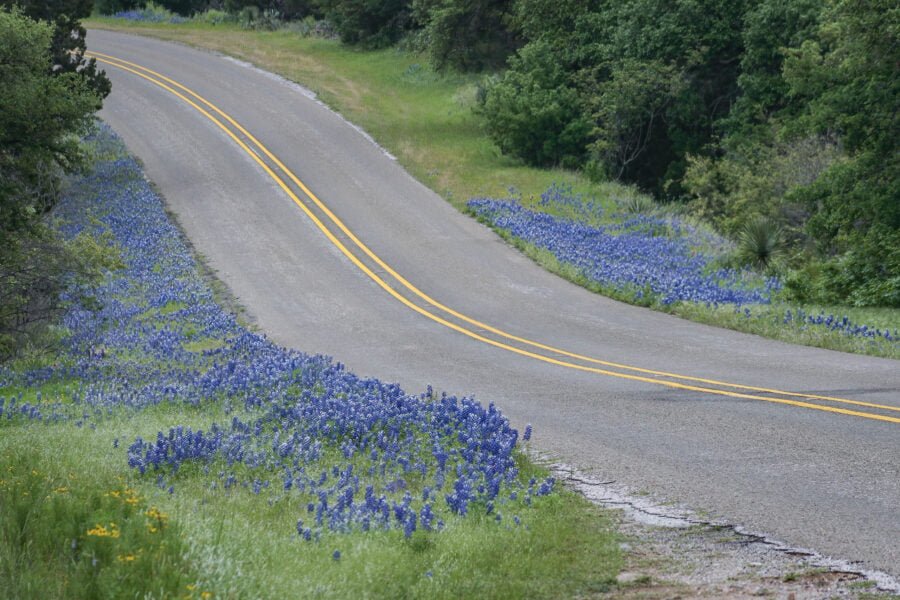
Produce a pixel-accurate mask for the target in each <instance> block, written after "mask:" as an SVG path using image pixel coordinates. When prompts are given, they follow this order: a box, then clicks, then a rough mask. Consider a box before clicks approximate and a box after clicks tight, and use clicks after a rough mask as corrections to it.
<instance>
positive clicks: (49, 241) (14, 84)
mask: <svg viewBox="0 0 900 600" xmlns="http://www.w3.org/2000/svg"><path fill="white" fill-rule="evenodd" d="M52 43H53V28H52V27H51V26H50V25H49V24H46V23H40V22H36V21H33V20H31V19H29V18H28V17H26V16H24V15H23V14H22V13H21V12H20V11H19V9H18V8H13V9H12V10H11V11H9V10H6V9H3V8H0V290H2V292H0V355H2V354H4V353H5V352H8V351H9V349H10V345H11V340H13V339H14V337H15V336H14V334H22V333H23V332H25V331H26V330H27V329H29V326H30V325H31V324H33V323H34V322H37V321H45V320H46V319H48V318H49V317H50V316H51V315H52V314H53V313H54V311H55V310H56V308H58V306H59V299H58V292H59V291H60V290H61V289H62V286H63V285H64V283H65V282H66V281H69V280H70V276H72V275H74V276H76V277H77V276H78V275H79V274H84V273H88V272H89V271H91V269H94V267H95V266H96V263H95V261H94V260H93V259H92V258H91V256H93V255H92V254H91V253H90V252H87V253H85V252H83V251H82V250H84V249H85V248H87V246H84V247H83V248H82V250H77V248H76V246H75V245H70V244H68V243H66V242H63V241H62V240H60V239H59V238H58V237H57V236H56V235H55V234H53V233H52V232H51V231H50V230H49V229H48V228H47V227H46V225H45V224H44V222H43V217H44V215H46V214H47V213H48V212H49V210H50V209H51V208H52V207H53V205H54V204H55V202H56V198H57V192H58V182H59V174H58V173H59V171H69V172H71V171H74V170H75V169H77V168H78V167H80V166H81V165H82V164H83V159H84V156H83V152H82V150H81V147H80V145H79V141H78V136H79V134H84V133H85V132H87V130H88V128H89V127H90V126H91V124H92V123H93V113H94V112H95V111H96V110H97V109H99V108H100V102H101V100H100V96H99V95H98V94H97V92H96V91H95V90H94V89H92V87H91V85H90V82H89V80H88V79H86V78H84V77H82V76H81V75H80V74H79V73H75V72H71V71H69V72H66V71H64V72H61V73H57V74H51V69H49V68H48V67H49V65H50V64H51V60H52V56H51V47H52ZM92 265H94V266H92Z"/></svg>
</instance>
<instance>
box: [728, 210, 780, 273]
mask: <svg viewBox="0 0 900 600" xmlns="http://www.w3.org/2000/svg"><path fill="white" fill-rule="evenodd" d="M781 252H782V229H781V225H779V224H778V223H776V222H775V221H773V220H771V219H769V218H768V217H763V216H758V217H755V218H754V219H752V220H751V221H750V222H748V223H747V224H746V225H745V226H744V228H743V229H742V230H741V232H740V234H739V235H738V257H739V259H740V260H741V262H743V263H745V264H750V265H753V266H754V267H757V268H759V269H768V268H770V267H772V266H773V263H774V262H775V260H776V259H777V258H778V257H779V256H780V254H781Z"/></svg>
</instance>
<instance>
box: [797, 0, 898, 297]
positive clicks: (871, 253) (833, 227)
mask: <svg viewBox="0 0 900 600" xmlns="http://www.w3.org/2000/svg"><path fill="white" fill-rule="evenodd" d="M898 36H900V8H898V7H897V6H896V5H895V4H894V3H891V2H885V1H877V0H872V1H869V0H843V1H840V2H834V3H832V4H831V5H830V6H829V8H828V10H827V11H826V12H825V15H824V16H823V24H822V27H821V29H820V32H819V36H818V40H807V41H805V42H804V43H803V44H802V45H801V46H800V48H798V49H796V50H794V51H792V52H791V53H790V54H789V56H788V57H787V59H786V60H785V68H784V77H785V80H786V82H787V83H788V85H789V86H790V92H791V94H792V95H793V96H795V97H800V98H804V99H805V100H806V106H805V109H804V110H803V112H802V113H801V114H800V116H799V117H798V119H797V121H796V123H793V124H792V125H791V127H792V128H795V129H799V130H801V131H813V132H829V133H833V134H835V135H838V136H839V137H840V139H841V141H842V143H843V144H844V146H845V148H846V150H847V153H848V155H849V159H848V160H847V161H846V162H843V163H841V164H837V165H834V166H833V167H831V168H830V169H829V170H828V171H827V172H826V173H825V175H824V176H823V177H821V178H820V179H819V180H817V181H816V182H814V183H813V184H812V185H810V186H808V187H807V188H804V189H802V190H799V191H798V192H797V193H796V195H795V198H796V199H797V200H798V201H800V202H803V203H804V204H806V205H807V206H808V207H810V209H811V210H813V211H814V214H813V216H812V217H811V218H810V220H809V223H808V225H807V229H808V231H809V233H810V235H811V236H812V237H813V238H814V239H815V240H816V244H817V249H818V254H819V256H821V257H823V259H824V261H825V266H826V268H825V269H824V270H823V271H822V274H823V277H824V281H823V282H821V288H822V290H824V293H825V295H826V297H830V298H846V299H849V300H850V301H851V302H853V303H855V304H861V305H865V304H884V305H888V306H900V262H898V260H897V253H898V249H897V248H898V246H897V241H898V240H900V237H898V232H900V201H898V198H900V147H898V138H900V116H898V114H897V109H896V107H897V99H898V98H900V47H898V45H897V39H898Z"/></svg>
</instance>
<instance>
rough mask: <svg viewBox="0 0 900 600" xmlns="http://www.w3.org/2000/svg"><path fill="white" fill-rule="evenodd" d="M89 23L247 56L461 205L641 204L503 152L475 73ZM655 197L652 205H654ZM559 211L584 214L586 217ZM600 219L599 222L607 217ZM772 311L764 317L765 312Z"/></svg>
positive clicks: (893, 350) (281, 40) (854, 343)
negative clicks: (507, 201)
mask: <svg viewBox="0 0 900 600" xmlns="http://www.w3.org/2000/svg"><path fill="white" fill-rule="evenodd" d="M86 24H87V25H88V26H90V27H93V28H98V29H100V28H109V29H116V30H120V31H128V32H132V33H137V34H141V35H150V36H153V37H157V38H162V39H167V40H173V41H178V42H182V43H186V44H189V45H192V46H197V47H202V48H207V49H210V50H215V51H219V52H223V53H225V54H229V55H231V56H235V57H237V58H241V59H243V60H247V61H249V62H252V63H254V64H256V65H258V66H260V67H261V68H264V69H266V70H269V71H272V72H275V73H278V74H280V75H282V76H284V77H286V78H288V79H290V80H292V81H296V82H299V83H301V84H302V85H304V86H306V87H307V88H310V89H312V90H313V91H314V92H316V94H317V95H318V96H319V98H320V99H321V100H322V101H324V102H325V103H326V104H328V105H329V106H331V107H332V108H334V109H335V110H337V111H338V112H340V113H341V114H342V115H344V116H345V117H346V118H348V119H349V120H350V121H352V122H354V123H356V124H358V125H360V126H361V127H363V128H364V129H365V130H366V131H368V132H369V133H370V134H371V135H372V136H373V137H374V138H375V139H376V140H377V141H378V143H379V144H381V145H382V146H384V147H385V148H387V149H388V151H390V152H391V153H392V154H393V155H394V156H396V157H397V158H398V160H399V162H400V163H401V164H402V165H403V166H404V167H405V168H406V169H407V170H408V171H409V172H410V173H411V174H412V175H413V176H415V177H416V178H417V179H419V180H420V181H421V182H423V183H424V184H425V185H427V186H429V187H430V188H431V189H433V190H435V191H436V192H438V193H439V194H440V195H442V196H443V197H444V198H445V199H446V200H448V201H449V202H450V203H451V204H453V205H454V206H455V207H456V208H458V209H459V210H462V211H465V203H466V202H467V201H468V200H469V199H470V198H472V197H507V196H515V197H518V198H519V199H520V201H521V202H522V203H523V204H524V205H525V206H527V207H531V208H535V209H537V210H545V211H547V212H551V213H553V214H557V213H559V210H558V207H554V206H552V205H550V206H543V207H540V206H538V204H539V202H538V199H539V198H540V195H541V194H542V193H543V192H544V191H546V190H547V189H548V188H549V187H550V186H551V185H553V184H561V185H563V186H571V187H572V190H573V192H574V193H580V194H583V195H584V196H585V197H588V198H596V199H597V200H598V202H599V205H600V206H602V207H603V208H604V209H605V210H606V211H608V210H609V209H610V208H612V207H614V206H616V205H619V206H625V207H627V206H629V205H632V204H633V205H635V206H637V205H642V204H643V203H642V200H643V199H645V198H646V197H645V196H642V195H641V194H640V193H638V192H636V190H635V189H634V188H632V187H628V186H623V185H619V184H617V183H613V182H601V183H597V182H591V181H589V180H588V179H587V178H586V177H584V176H582V175H581V174H579V173H577V172H574V171H568V170H562V169H536V168H531V167H528V166H524V165H523V164H521V163H520V162H519V161H516V160H514V159H511V158H509V157H505V156H502V155H501V154H500V152H499V150H498V149H497V148H496V146H494V144H493V143H492V142H491V141H490V140H489V139H488V138H487V136H486V135H485V134H484V132H483V131H482V129H481V126H480V124H479V121H478V118H477V117H476V116H475V115H474V114H473V112H472V107H473V106H474V103H475V97H476V93H477V89H478V84H479V77H477V76H464V75H449V76H439V75H436V74H435V73H434V72H433V71H432V70H431V69H430V68H429V67H428V66H427V64H425V63H426V58H425V57H424V56H420V55H416V54H412V53H409V52H404V51H400V50H396V49H388V50H380V51H361V50H356V49H352V48H347V47H344V46H342V45H340V44H339V43H337V42H336V41H333V40H325V39H320V38H315V37H301V36H299V35H297V34H296V33H293V32H290V31H275V32H256V31H247V30H243V29H241V28H240V27H239V26H238V25H236V24H228V23H220V24H217V25H211V24H209V23H203V22H192V23H187V24H179V25H172V24H165V23H162V24H147V23H134V22H130V21H125V20H121V19H110V18H93V19H90V20H88V21H86ZM651 204H652V203H651ZM563 213H565V211H564V210H563V211H562V213H560V214H558V216H563V217H572V216H575V217H578V218H587V217H586V216H585V215H584V214H581V215H569V214H563ZM601 221H604V222H605V219H604V218H601ZM506 238H507V241H510V242H511V243H513V244H514V245H515V246H516V247H517V248H519V249H520V250H521V251H523V252H524V253H525V254H527V255H528V256H530V257H531V258H532V259H534V260H535V261H536V262H537V263H538V264H541V265H542V266H543V267H545V268H547V269H548V270H550V271H552V272H554V273H556V274H558V275H560V276H562V277H564V278H566V279H568V280H570V281H572V282H574V283H577V284H578V285H582V286H584V287H587V288H588V289H591V290H592V291H595V292H597V293H603V294H605V295H611V296H612V297H615V298H616V299H618V300H622V301H625V302H632V303H637V304H641V305H645V306H651V307H652V308H654V309H657V310H666V311H667V312H670V313H673V314H675V315H678V316H680V317H683V318H686V319H690V320H694V321H697V322H701V323H706V324H709V325H715V326H718V327H726V328H729V329H735V330H738V331H743V332H746V333H752V334H756V335H761V336H765V337H769V338H772V339H777V340H781V341H785V342H790V343H795V344H804V345H811V346H818V347H822V348H829V349H833V350H840V351H845V352H855V353H861V354H870V355H875V356H884V357H888V358H900V348H898V345H897V344H890V343H884V342H875V343H873V342H871V341H868V340H861V339H855V338H852V337H849V336H846V335H843V334H841V333H835V332H816V331H813V330H812V329H813V328H806V329H804V328H800V327H796V326H784V325H783V324H782V323H781V321H780V320H779V319H778V318H776V316H777V315H778V314H780V315H782V316H783V314H784V311H785V310H787V309H788V308H790V309H796V307H794V306H789V305H778V306H774V307H772V308H771V309H763V310H762V311H756V312H758V313H760V314H761V316H760V318H753V319H747V318H744V317H743V315H741V314H735V313H734V311H731V310H727V309H716V308H707V307H705V306H697V305H684V304H681V305H678V306H673V307H662V306H656V305H653V304H652V303H650V304H648V303H647V302H646V301H635V298H634V297H633V295H629V294H614V293H611V292H610V290H608V289H603V288H601V287H599V286H596V285H591V284H590V282H588V281H587V280H586V279H585V278H584V277H582V276H581V275H580V274H579V273H578V272H577V271H576V270H575V269H572V268H570V267H568V266H567V265H562V264H559V262H558V261H555V259H553V257H552V256H547V254H548V253H546V252H544V251H542V250H540V249H539V248H535V247H529V245H528V244H527V243H519V242H516V241H514V240H511V239H510V238H509V236H506ZM801 308H803V309H804V310H805V311H806V312H807V313H809V314H815V313H816V312H817V311H818V310H819V309H820V308H821V309H823V310H825V311H826V312H827V313H830V314H835V315H840V316H843V315H845V314H846V315H848V316H850V318H851V319H852V320H853V321H854V322H857V323H865V324H867V325H869V326H871V327H879V328H882V329H896V328H898V327H900V311H898V310H896V309H869V308H847V307H813V306H806V307H801ZM770 313H771V314H770Z"/></svg>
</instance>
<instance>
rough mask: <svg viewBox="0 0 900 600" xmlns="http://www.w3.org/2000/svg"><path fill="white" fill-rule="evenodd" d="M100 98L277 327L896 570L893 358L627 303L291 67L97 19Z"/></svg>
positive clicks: (194, 229) (719, 511)
mask: <svg viewBox="0 0 900 600" xmlns="http://www.w3.org/2000/svg"><path fill="white" fill-rule="evenodd" d="M89 40H90V49H91V50H92V51H93V52H95V53H96V56H97V58H98V59H99V60H100V61H101V62H102V63H104V67H105V68H106V70H107V72H108V73H109V75H110V77H111V78H112V80H113V85H114V87H113V93H112V94H111V96H110V97H109V98H108V99H107V101H106V106H105V108H104V111H103V113H102V116H103V117H104V118H105V119H106V120H107V121H108V122H109V123H110V124H111V125H112V126H113V127H114V128H115V129H116V131H117V132H119V134H120V135H122V137H123V138H124V139H125V141H126V143H127V144H128V145H129V147H130V149H131V150H132V151H133V152H135V153H136V154H137V155H138V156H139V157H140V158H141V159H142V160H143V161H144V163H145V165H146V171H147V173H148V176H149V177H150V178H151V179H152V180H153V181H155V182H156V183H157V185H158V186H159V188H160V189H161V191H162V192H163V194H164V195H165V196H166V198H167V201H168V203H169V206H170V207H171V209H172V210H173V211H174V212H175V213H176V214H177V216H178V219H179V222H180V223H181V225H182V226H183V228H184V229H185V231H186V233H187V235H188V236H189V237H190V239H191V241H192V242H193V244H194V245H195V247H196V248H197V250H198V251H199V252H200V253H201V254H202V255H203V256H204V257H205V258H206V259H207V261H208V263H209V264H210V265H211V266H212V267H213V268H214V269H215V270H216V271H217V272H218V275H219V277H220V278H221V279H222V280H223V281H224V282H225V283H226V284H227V285H228V286H229V287H230V288H231V289H232V291H233V292H234V293H235V294H236V296H237V297H238V298H239V299H240V301H241V302H242V303H243V304H244V305H245V306H246V307H247V309H248V311H249V313H250V314H251V315H253V316H254V317H255V318H256V319H257V322H258V324H259V326H260V327H261V329H262V330H264V331H265V332H266V333H268V334H269V336H270V337H271V338H273V339H274V340H276V341H278V342H279V343H282V344H284V345H286V346H291V347H295V348H298V349H301V350H304V351H309V352H323V353H327V354H331V355H333V356H335V357H336V358H337V359H338V360H340V361H342V362H344V363H345V364H347V365H348V367H349V368H351V369H352V370H354V371H356V372H358V373H360V374H365V375H374V376H377V377H379V378H381V379H385V380H392V381H399V382H400V383H401V384H403V385H404V387H405V388H406V389H408V390H409V391H411V392H415V391H420V390H421V389H422V388H424V386H425V385H426V384H428V383H431V384H433V385H434V386H435V387H436V388H438V389H446V390H448V391H451V392H454V393H464V394H475V395H476V397H478V398H479V399H481V400H482V401H485V402H487V401H493V402H495V403H497V404H498V405H499V406H500V408H501V409H502V410H503V411H504V413H506V414H507V415H509V416H510V417H511V418H512V419H513V420H514V422H515V423H516V424H518V425H524V423H525V422H530V423H532V424H534V427H535V432H536V441H537V444H538V446H539V447H540V448H541V449H542V450H545V451H547V452H549V453H551V454H554V455H556V456H559V457H561V458H563V459H564V460H566V461H567V462H569V463H571V464H574V465H576V466H578V467H580V468H581V469H583V470H585V471H587V472H589V473H591V474H593V475H595V476H597V477H601V478H603V479H615V480H617V481H619V482H621V483H623V484H626V485H629V486H631V487H632V488H634V489H639V488H640V489H650V490H652V491H653V492H654V493H656V494H658V495H660V496H665V497H668V498H672V499H675V500H678V501H681V502H683V503H686V504H688V505H690V506H693V507H695V508H702V509H705V510H708V511H711V512H712V513H714V514H716V515H719V516H721V517H724V518H726V519H727V520H729V521H731V522H735V523H740V524H742V525H744V526H746V527H749V528H751V529H754V530H759V531H763V532H766V533H768V534H770V535H772V536H774V537H777V538H779V539H782V540H784V541H786V542H788V543H791V544H795V545H799V546H805V547H809V548H813V549H815V550H818V551H819V552H822V553H823V554H826V555H830V556H834V557H836V558H843V559H847V560H861V561H864V563H865V566H866V567H867V568H871V569H877V570H882V571H886V572H888V573H890V574H892V575H895V576H897V575H900V566H898V565H900V553H898V549H897V544H896V540H897V539H900V364H898V363H897V362H896V361H889V360H881V359H873V358H867V357H859V356H853V355H847V354H841V353H834V352H828V351H824V350H816V349H808V348H801V347H796V346H790V345H787V344H781V343H777V342H772V341H768V340H763V339H760V338H756V337H753V336H747V335H742V334H738V333H734V332H729V331H723V330H718V329H714V328H710V327H705V326H702V325H697V324H694V323H689V322H685V321H683V320H680V319H676V318H673V317H669V316H667V315H662V314H658V313H653V312H650V311H647V310H644V309H640V308H636V307H631V306H627V305H623V304H620V303H617V302H613V301H611V300H608V299H605V298H602V297H600V296H596V295H594V294H591V293H589V292H587V291H585V290H583V289H581V288H578V287H576V286H574V285H571V284H569V283H567V282H565V281H563V280H561V279H559V278H557V277H555V276H553V275H550V274H548V273H546V272H544V271H543V270H541V269H540V268H539V267H537V266H536V265H534V264H533V263H531V262H530V261H529V260H527V259H525V258H524V257H522V256H521V255H520V254H518V253H517V252H516V251H514V250H513V249H511V248H509V247H508V246H506V245H505V244H504V243H503V242H502V241H500V240H499V238H497V236H495V235H494V234H493V233H491V232H490V231H488V230H486V229H485V228H483V227H482V226H481V225H479V224H477V223H475V222H474V221H473V220H471V219H469V218H467V217H465V216H463V215H461V214H459V213H458V212H456V211H455V210H454V209H453V208H452V207H450V206H449V205H448V204H447V203H446V202H444V201H443V200H442V199H441V198H440V197H438V196H437V195H436V194H434V193H433V192H431V191H430V190H428V189H427V188H425V187H424V186H422V185H421V184H419V183H418V182H416V181H415V180H413V179H412V178H411V177H410V176H409V175H408V174H406V173H405V172H404V171H403V170H402V169H401V168H400V167H399V166H398V165H397V164H396V163H395V162H394V161H393V160H392V159H391V158H390V157H389V156H388V155H386V154H385V153H384V152H383V151H382V150H381V149H380V148H378V147H377V146H376V145H375V144H373V143H372V142H371V141H370V140H368V139H367V138H366V137H364V136H363V135H362V134H361V133H360V132H359V131H358V130H356V129H355V128H354V127H352V126H351V125H350V124H348V123H346V122H345V121H343V120H342V119H341V118H340V117H338V116H337V115H335V114H334V113H333V112H331V111H330V110H328V109H327V108H325V107H323V106H322V105H321V104H319V103H318V102H316V101H315V100H314V99H312V98H310V97H309V95H308V94H305V93H304V92H303V90H301V89H300V88H298V87H297V86H293V85H290V84H288V83H287V82H284V81H283V80H280V79H279V78H276V77H273V76H271V75H269V74H266V73H263V72H261V71H259V70H256V69H253V68H250V67H248V66H246V65H243V64H241V63H238V62H236V61H233V60H228V59H225V58H223V57H219V56H216V55H213V54H210V53H206V52H201V51H197V50H192V49H189V48H186V47H183V46H179V45H174V44H170V43H165V42H160V41H154V40H149V39H144V38H138V37H133V36H126V35H122V34H118V33H111V32H102V31H92V32H91V33H90V36H89Z"/></svg>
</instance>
